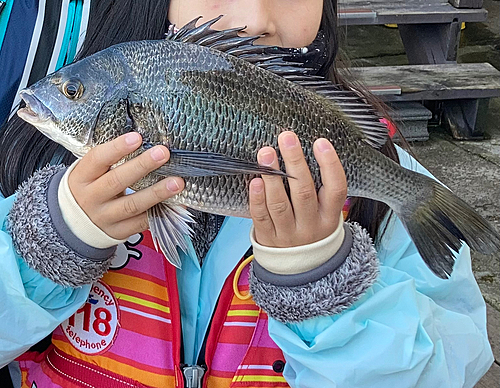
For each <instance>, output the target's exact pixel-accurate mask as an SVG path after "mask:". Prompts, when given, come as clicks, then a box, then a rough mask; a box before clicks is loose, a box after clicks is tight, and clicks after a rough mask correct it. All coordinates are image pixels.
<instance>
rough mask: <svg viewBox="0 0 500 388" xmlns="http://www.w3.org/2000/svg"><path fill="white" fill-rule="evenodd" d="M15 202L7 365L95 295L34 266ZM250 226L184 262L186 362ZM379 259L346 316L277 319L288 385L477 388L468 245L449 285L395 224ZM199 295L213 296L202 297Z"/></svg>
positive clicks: (0, 328)
mask: <svg viewBox="0 0 500 388" xmlns="http://www.w3.org/2000/svg"><path fill="white" fill-rule="evenodd" d="M398 152H399V155H400V158H401V164H402V165H403V166H405V167H407V168H411V169H413V170H416V171H419V172H423V173H426V174H428V172H427V171H426V170H425V169H423V167H421V166H420V165H419V164H418V163H417V162H416V161H415V160H414V159H412V158H411V157H410V156H409V155H408V154H407V153H406V152H404V151H401V150H398ZM13 200H14V198H13V197H9V198H7V199H5V200H2V201H1V202H0V225H2V229H1V231H0V260H1V261H2V271H1V272H0V349H1V350H0V365H4V364H6V363H8V362H10V361H11V360H12V359H13V358H14V357H16V356H17V355H19V354H21V353H23V352H24V351H25V350H26V349H28V348H29V347H30V346H31V345H32V344H34V343H36V342H37V341H39V340H40V339H42V338H44V337H45V336H46V335H48V334H49V333H50V332H51V331H52V330H53V329H54V328H55V327H56V326H57V325H58V324H59V323H60V322H62V321H64V320H65V319H66V318H68V317H69V316H70V315H72V314H73V313H74V312H75V311H76V310H77V309H78V308H79V307H80V306H81V305H82V304H83V303H84V302H85V301H86V299H87V295H88V292H89V287H88V286H85V287H81V288H78V289H71V288H63V287H61V286H58V285H56V284H54V283H52V282H51V281H50V280H48V279H45V278H43V277H41V276H40V275H39V274H37V273H36V272H35V271H33V270H32V269H30V268H28V267H27V266H26V264H24V261H23V259H22V258H21V257H19V256H18V255H17V254H16V253H15V251H14V250H13V248H12V240H11V236H10V235H9V233H8V231H7V230H6V225H5V217H6V215H7V212H8V211H9V209H10V207H11V205H12V202H13ZM250 226H251V221H250V220H245V219H238V218H229V219H228V220H226V222H225V224H224V225H223V227H222V228H221V230H220V232H219V235H218V236H217V239H216V240H215V241H214V243H213V245H212V249H211V250H210V252H209V254H208V256H207V257H206V258H205V261H204V265H203V266H202V268H200V267H199V265H198V264H197V260H196V258H195V257H190V256H188V257H184V263H185V264H184V265H183V269H182V271H181V272H180V273H179V278H178V283H179V284H178V286H179V294H180V298H181V308H182V311H181V313H182V325H183V338H184V347H185V360H184V362H186V363H193V361H194V360H196V357H197V354H198V352H199V350H200V349H199V348H200V346H201V341H200V338H201V339H203V337H204V334H205V330H206V328H207V327H208V323H209V321H210V316H211V312H212V311H213V309H214V306H215V303H216V302H217V297H218V292H219V290H220V288H221V287H222V283H223V282H224V280H225V277H226V275H227V274H228V273H229V272H230V271H231V270H232V269H233V267H234V266H235V265H236V261H237V258H239V257H241V254H242V252H241V251H242V250H243V249H246V248H244V247H248V244H249V240H248V232H249V230H250ZM243 252H244V251H243ZM378 255H379V259H380V263H381V266H380V275H379V278H378V279H377V281H376V283H375V284H374V285H373V286H372V287H371V288H370V289H369V290H368V292H366V293H365V295H363V296H362V297H361V299H360V300H358V301H357V302H356V303H355V305H353V306H351V308H349V309H347V310H345V311H344V312H342V313H341V314H338V315H334V316H327V317H320V318H315V319H310V320H307V321H304V322H301V323H298V324H282V323H279V322H277V321H275V320H273V319H271V318H270V319H269V332H270V335H271V337H272V338H273V340H274V341H275V342H276V343H277V344H278V345H279V346H280V348H281V349H282V350H283V352H284V354H285V357H286V360H287V363H286V368H285V371H284V377H285V378H286V379H287V381H288V382H289V384H290V385H291V386H294V387H318V386H324V387H358V388H363V387H367V388H368V387H370V388H374V387H384V388H385V387H388V386H397V387H443V388H444V387H473V386H474V384H475V383H476V382H477V381H478V380H479V379H480V377H481V376H482V375H483V374H484V373H486V371H487V370H488V368H489V367H490V365H491V363H492V361H493V355H492V352H491V348H490V345H489V342H488V337H487V333H486V306H485V303H484V300H483V298H482V296H481V293H480V291H479V288H478V286H477V283H476V281H475V279H474V276H473V274H472V269H471V260H470V253H469V248H468V247H466V246H464V247H463V248H462V249H461V251H460V252H459V254H458V255H457V261H456V264H455V269H454V271H453V274H452V276H451V278H450V279H448V280H443V279H440V278H438V277H436V276H435V275H434V274H433V273H432V272H431V271H430V270H429V269H428V268H427V266H426V265H425V264H424V262H423V260H422V259H421V258H420V256H419V254H418V252H417V250H416V248H415V246H414V244H413V243H412V241H411V240H410V238H409V236H408V234H407V232H406V231H405V229H404V228H403V226H402V224H401V222H400V221H399V220H398V219H397V218H396V217H392V218H391V219H390V220H389V224H388V228H387V231H386V233H385V235H384V237H383V239H382V241H381V242H380V243H379V244H378ZM196 287H199V288H201V290H202V291H203V292H199V293H197V292H193V289H194V288H196ZM198 310H199V311H201V313H200V314H199V315H198V313H197V312H198Z"/></svg>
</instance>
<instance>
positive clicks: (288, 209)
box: [250, 132, 347, 248]
mask: <svg viewBox="0 0 500 388" xmlns="http://www.w3.org/2000/svg"><path fill="white" fill-rule="evenodd" d="M278 144H279V147H280V151H281V155H282V156H283V160H284V162H285V166H286V172H287V174H289V175H290V176H293V177H294V178H296V179H289V180H288V183H289V185H290V196H291V200H292V201H291V203H290V200H289V199H288V195H287V193H286V191H285V187H284V185H283V181H282V178H281V177H277V176H270V175H263V176H262V178H255V179H253V180H252V182H251V183H250V214H251V216H252V219H253V222H254V228H255V240H256V241H257V242H258V243H259V244H261V245H264V246H268V247H278V248H286V247H292V246H299V245H306V244H311V243H313V242H316V241H319V240H322V239H324V238H325V237H328V236H329V235H331V234H332V233H333V232H334V231H335V230H336V229H337V226H338V224H339V220H340V214H341V212H342V207H343V206H344V202H345V200H346V196H347V182H346V178H345V174H344V169H343V168H342V165H341V163H340V160H339V158H338V156H337V153H336V152H335V150H334V148H333V146H332V145H331V143H330V142H329V141H328V140H326V139H318V140H316V142H315V143H314V156H315V157H316V160H317V162H318V164H319V166H320V170H321V181H322V183H323V186H322V187H321V189H320V190H319V193H318V194H316V190H315V187H314V182H313V179H312V176H311V173H310V171H309V167H308V166H307V163H306V160H305V158H304V154H303V152H302V148H301V146H300V142H299V139H298V138H297V136H296V135H295V134H294V133H293V132H283V133H281V134H280V136H279V138H278ZM257 158H258V161H259V163H260V164H261V165H266V166H270V167H273V168H276V169H278V168H279V165H278V159H277V156H276V151H275V150H274V149H273V148H271V147H264V148H262V149H261V150H260V151H259V154H258V156H257Z"/></svg>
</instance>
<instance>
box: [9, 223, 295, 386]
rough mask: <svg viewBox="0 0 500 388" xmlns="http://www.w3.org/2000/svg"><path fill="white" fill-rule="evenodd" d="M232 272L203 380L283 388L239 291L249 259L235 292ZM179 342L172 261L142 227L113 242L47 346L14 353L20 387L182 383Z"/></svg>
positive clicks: (255, 314) (278, 359)
mask: <svg viewBox="0 0 500 388" xmlns="http://www.w3.org/2000/svg"><path fill="white" fill-rule="evenodd" d="M240 267H241V263H240ZM240 270H241V268H240ZM236 272H237V271H236V268H235V270H233V272H232V273H231V275H230V276H229V277H228V279H226V283H225V284H224V287H223V289H222V292H221V295H220V298H219V303H218V305H217V308H216V311H215V315H214V317H213V320H212V324H211V329H210V332H209V335H208V337H207V343H206V353H205V360H206V363H207V370H206V373H205V375H204V378H203V387H208V388H223V387H224V388H226V387H234V388H236V387H247V388H249V387H288V384H287V383H286V381H285V379H284V378H283V374H282V373H283V368H284V364H285V362H284V361H285V358H284V356H283V353H282V352H281V350H280V349H279V348H278V347H277V345H276V344H275V343H274V342H273V340H272V339H271V338H270V337H269V334H268V330H267V315H266V313H264V312H263V311H261V310H260V309H259V307H257V306H256V304H255V303H254V302H253V300H252V299H251V298H250V299H246V300H245V299H244V298H241V294H243V293H248V265H245V266H244V267H243V268H242V271H241V275H238V279H237V284H238V290H239V292H238V295H237V294H236V293H235V291H234V287H233V279H234V277H235V274H236ZM238 290H237V291H238ZM180 348H181V324H180V312H179V297H178V293H177V280H176V273H175V268H174V267H173V266H171V265H170V264H168V262H167V261H166V260H165V259H164V257H163V256H162V255H160V254H159V253H157V252H156V251H155V249H154V248H153V243H152V241H151V236H150V234H149V232H147V233H144V235H135V236H133V237H132V238H131V239H129V241H127V242H126V243H125V244H123V245H120V246H119V247H118V251H117V259H116V260H115V261H114V262H113V266H112V269H111V270H110V271H109V272H108V273H107V274H106V275H104V277H103V278H102V279H101V280H100V281H98V282H96V283H95V284H94V285H93V286H92V288H91V292H90V294H89V298H88V300H87V302H86V303H85V305H84V306H82V307H81V308H80V309H79V310H78V311H77V312H76V313H75V314H74V315H73V316H72V317H70V318H69V319H68V320H66V321H65V322H63V323H62V324H61V325H60V326H59V327H58V328H57V329H56V330H55V331H54V332H53V336H52V345H51V346H50V347H49V349H47V351H45V352H44V353H42V354H39V353H34V352H28V353H26V354H24V355H23V356H21V357H20V358H19V359H18V360H19V362H20V366H21V372H22V380H23V385H22V387H23V388H24V387H29V388H34V387H36V388H55V387H62V388H76V387H78V388H83V387H84V388H107V387H110V388H130V387H155V388H163V387H183V386H184V377H183V374H182V371H181V365H180V362H181V360H180Z"/></svg>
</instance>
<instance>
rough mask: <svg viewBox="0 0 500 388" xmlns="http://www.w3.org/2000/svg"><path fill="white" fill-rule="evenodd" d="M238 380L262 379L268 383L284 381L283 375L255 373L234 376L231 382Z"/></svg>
mask: <svg viewBox="0 0 500 388" xmlns="http://www.w3.org/2000/svg"><path fill="white" fill-rule="evenodd" d="M239 381H264V382H268V383H271V382H272V383H286V380H285V378H284V377H283V376H257V375H245V376H234V378H233V382H239Z"/></svg>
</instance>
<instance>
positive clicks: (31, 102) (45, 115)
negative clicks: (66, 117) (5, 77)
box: [17, 89, 56, 125]
mask: <svg viewBox="0 0 500 388" xmlns="http://www.w3.org/2000/svg"><path fill="white" fill-rule="evenodd" d="M19 96H20V97H21V98H22V99H23V101H24V102H25V103H26V107H24V108H21V109H19V110H18V111H17V114H18V116H19V117H21V118H22V119H23V120H24V121H27V122H28V123H30V124H34V125H35V124H40V123H42V122H46V121H49V120H50V121H55V120H56V118H55V116H54V114H53V113H52V112H51V110H50V109H49V108H47V107H46V106H45V105H44V104H43V103H42V102H41V101H40V100H39V99H38V98H37V97H36V96H35V95H34V94H33V91H31V90H30V89H23V90H21V91H20V92H19Z"/></svg>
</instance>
